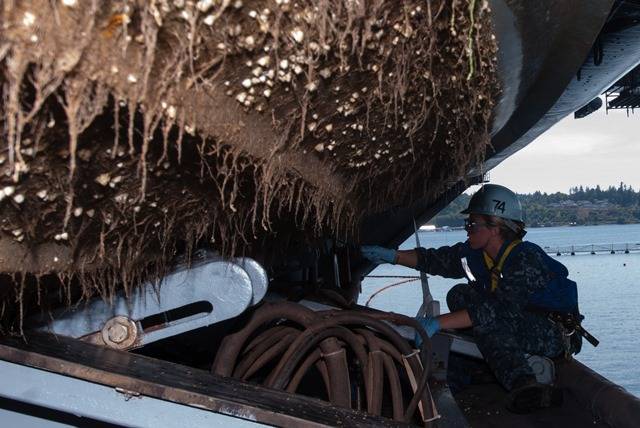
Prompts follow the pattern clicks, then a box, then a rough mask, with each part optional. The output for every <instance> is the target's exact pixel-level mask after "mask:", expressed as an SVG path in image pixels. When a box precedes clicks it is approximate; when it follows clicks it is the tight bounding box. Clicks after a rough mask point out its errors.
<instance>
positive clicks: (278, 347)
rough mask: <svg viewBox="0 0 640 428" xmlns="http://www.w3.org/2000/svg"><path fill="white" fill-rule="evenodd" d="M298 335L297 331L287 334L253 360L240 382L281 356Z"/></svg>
mask: <svg viewBox="0 0 640 428" xmlns="http://www.w3.org/2000/svg"><path fill="white" fill-rule="evenodd" d="M299 334H300V332H298V331H296V332H295V333H289V334H287V335H286V336H284V337H283V338H282V339H281V340H280V341H278V342H277V343H276V344H275V345H273V346H272V347H271V348H269V349H268V350H267V351H266V352H265V353H264V354H262V355H260V356H259V357H258V359H257V360H255V362H254V363H253V364H251V366H250V367H249V368H248V369H247V372H246V373H244V375H243V376H242V380H247V379H249V378H250V377H251V376H252V375H253V374H254V373H256V372H257V371H258V370H260V369H261V368H262V367H264V366H265V365H266V364H267V363H268V362H269V361H271V360H272V359H274V358H275V357H277V356H279V355H281V354H282V353H283V352H284V351H285V349H287V348H288V347H289V345H290V344H291V343H292V342H293V341H294V340H295V338H296V337H297V336H298V335H299Z"/></svg>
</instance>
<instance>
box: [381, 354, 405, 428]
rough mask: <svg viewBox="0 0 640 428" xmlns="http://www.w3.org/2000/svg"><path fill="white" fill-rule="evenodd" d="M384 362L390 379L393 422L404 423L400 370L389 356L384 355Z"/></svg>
mask: <svg viewBox="0 0 640 428" xmlns="http://www.w3.org/2000/svg"><path fill="white" fill-rule="evenodd" d="M382 362H383V363H384V371H385V373H386V375H387V379H389V389H390V390H391V404H392V405H393V420H395V421H402V420H403V419H404V399H403V398H402V385H401V384H400V376H399V375H398V368H397V367H396V365H395V364H394V363H393V360H392V359H391V357H390V356H389V355H387V354H384V353H383V354H382Z"/></svg>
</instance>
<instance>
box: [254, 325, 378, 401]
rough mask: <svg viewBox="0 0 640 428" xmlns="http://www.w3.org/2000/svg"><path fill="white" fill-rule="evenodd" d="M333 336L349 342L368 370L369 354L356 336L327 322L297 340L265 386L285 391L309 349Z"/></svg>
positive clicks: (306, 332)
mask: <svg viewBox="0 0 640 428" xmlns="http://www.w3.org/2000/svg"><path fill="white" fill-rule="evenodd" d="M332 336H335V337H339V338H341V339H342V340H344V341H345V342H347V343H348V344H349V346H350V347H351V348H352V349H353V351H354V353H355V355H356V358H357V359H358V360H359V361H360V364H361V365H362V369H363V370H366V367H367V352H366V351H365V349H364V347H363V346H362V345H361V344H360V343H359V342H358V339H357V338H356V336H355V334H353V333H352V332H351V331H349V330H348V329H346V328H344V327H340V326H337V325H335V323H334V322H333V320H325V321H323V322H320V323H317V324H316V325H314V326H313V327H311V328H309V329H307V330H306V331H305V332H303V333H302V334H300V335H299V336H298V337H297V338H296V340H295V341H294V342H293V343H292V344H291V345H290V346H289V349H287V352H286V353H285V355H284V356H283V357H282V359H281V360H280V363H279V364H278V366H277V367H276V368H275V369H274V370H273V372H272V373H271V375H269V378H268V379H267V381H266V383H265V385H266V386H268V387H271V388H275V389H284V387H285V386H286V384H287V383H288V381H289V379H290V378H291V374H292V372H293V370H294V369H295V367H296V366H297V365H298V363H299V361H300V360H301V359H302V357H304V355H305V354H306V353H307V352H308V351H309V349H311V348H312V347H313V346H314V345H315V344H316V343H318V342H320V341H322V340H323V339H325V338H327V337H332ZM333 381H334V379H333V378H330V382H333Z"/></svg>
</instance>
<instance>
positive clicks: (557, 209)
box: [432, 183, 640, 227]
mask: <svg viewBox="0 0 640 428" xmlns="http://www.w3.org/2000/svg"><path fill="white" fill-rule="evenodd" d="M518 198H519V199H520V203H521V204H522V208H523V209H524V212H525V221H526V223H527V226H531V227H544V226H567V225H597V224H629V223H640V191H635V190H634V189H633V188H632V187H631V186H628V185H626V184H624V183H620V185H619V186H618V187H616V186H609V187H607V188H606V189H603V188H601V187H600V186H596V187H593V188H591V187H589V186H586V187H585V186H576V187H572V188H571V189H569V193H562V192H556V193H546V192H540V191H537V192H534V193H529V194H519V195H518ZM470 199H471V195H467V194H465V193H463V194H461V195H460V196H458V197H457V198H456V199H455V200H454V201H453V202H451V204H449V205H448V206H447V207H446V208H445V209H444V210H442V211H441V212H440V213H439V214H438V215H437V216H436V217H435V218H434V219H433V221H432V223H433V224H435V225H436V226H438V227H442V226H450V227H458V226H462V225H463V224H464V218H465V215H462V214H460V211H462V210H463V209H465V208H466V207H467V205H469V200H470Z"/></svg>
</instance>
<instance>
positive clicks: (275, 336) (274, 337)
mask: <svg viewBox="0 0 640 428" xmlns="http://www.w3.org/2000/svg"><path fill="white" fill-rule="evenodd" d="M294 331H295V332H297V333H300V331H299V330H296V329H295V328H293V327H284V328H279V327H274V328H270V329H269V330H266V331H265V332H264V333H262V334H260V336H261V337H263V340H261V341H260V342H259V343H258V344H257V345H256V346H255V347H254V348H253V350H252V351H251V352H249V353H247V352H246V350H244V351H243V355H244V358H242V359H241V360H240V363H238V364H237V366H236V368H235V370H234V371H233V377H235V378H238V379H240V378H242V379H246V377H245V373H246V372H247V370H248V369H249V367H251V365H253V363H254V362H255V360H257V359H258V358H260V356H262V355H264V353H265V352H267V350H269V349H270V348H271V347H272V346H274V345H275V344H277V343H278V342H279V341H280V340H282V339H283V338H284V337H286V336H288V335H290V334H291V333H292V332H294ZM266 333H272V334H271V335H266ZM292 340H293V339H292ZM289 343H291V341H290V342H289Z"/></svg>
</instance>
